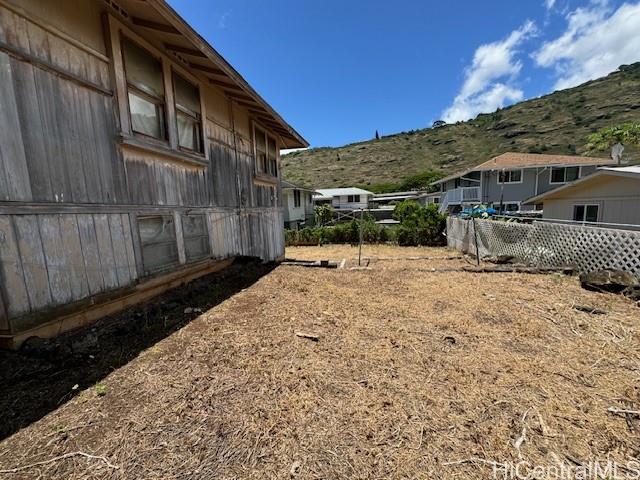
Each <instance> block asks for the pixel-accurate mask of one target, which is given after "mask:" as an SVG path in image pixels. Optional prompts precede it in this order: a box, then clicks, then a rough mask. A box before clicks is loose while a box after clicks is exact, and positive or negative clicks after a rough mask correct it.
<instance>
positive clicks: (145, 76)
mask: <svg viewBox="0 0 640 480" xmlns="http://www.w3.org/2000/svg"><path fill="white" fill-rule="evenodd" d="M122 52H123V57H124V68H125V76H126V79H127V96H128V99H129V113H130V116H131V128H132V130H133V131H134V132H135V133H139V134H142V135H146V136H148V137H153V138H158V139H162V140H164V139H165V138H166V132H165V102H164V82H163V79H162V62H161V61H160V60H159V59H157V58H155V57H154V56H153V55H151V54H150V53H149V52H147V51H146V50H144V49H143V48H141V47H139V46H138V45H136V44H135V43H133V42H131V41H129V40H126V39H123V41H122Z"/></svg>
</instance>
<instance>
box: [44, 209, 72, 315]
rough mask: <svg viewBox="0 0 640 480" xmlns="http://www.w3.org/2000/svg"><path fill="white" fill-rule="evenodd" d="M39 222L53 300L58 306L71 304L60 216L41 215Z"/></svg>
mask: <svg viewBox="0 0 640 480" xmlns="http://www.w3.org/2000/svg"><path fill="white" fill-rule="evenodd" d="M38 220H39V227H40V238H41V240H42V248H43V251H44V258H45V261H46V263H47V276H48V278H49V289H50V291H51V299H52V300H53V303H54V304H57V305H60V304H64V303H67V302H70V301H71V300H72V299H73V295H72V293H71V284H70V281H69V276H70V275H69V268H68V265H67V256H66V254H65V247H64V245H63V243H62V238H63V237H62V235H61V232H60V222H59V220H58V215H39V218H38Z"/></svg>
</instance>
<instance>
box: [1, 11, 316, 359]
mask: <svg viewBox="0 0 640 480" xmlns="http://www.w3.org/2000/svg"><path fill="white" fill-rule="evenodd" d="M304 146H307V142H306V141H305V140H304V139H303V138H302V137H301V136H300V135H299V134H298V133H296V131H295V130H293V129H292V128H291V127H290V126H289V125H288V124H287V123H286V122H285V121H284V120H283V119H282V118H281V117H280V116H279V115H278V114H277V113H276V112H275V111H274V110H273V109H272V108H271V107H270V106H269V105H268V104H267V103H266V102H265V101H264V100H263V99H262V98H261V97H260V96H259V95H258V94H257V93H256V92H255V91H254V90H253V89H252V88H251V86H249V85H248V84H247V82H246V81H245V80H244V79H243V78H242V77H241V76H240V75H239V74H238V72H236V71H235V70H234V69H233V67H231V65H229V64H228V63H227V62H226V61H225V60H224V59H223V58H222V57H221V56H220V55H219V54H218V53H217V52H216V51H215V50H214V49H213V48H212V47H211V46H210V45H209V44H208V43H207V42H206V41H205V40H203V39H202V38H201V37H200V36H199V35H198V34H197V33H196V32H195V31H194V30H193V29H192V28H191V27H190V26H189V25H188V24H187V23H186V22H185V21H184V20H183V19H182V18H181V17H180V16H179V15H178V14H177V13H176V12H175V11H174V10H173V9H172V8H171V7H170V6H169V5H168V4H167V3H166V2H164V1H163V0H117V1H114V0H55V1H50V0H0V345H1V346H5V347H16V346H17V345H19V344H20V343H21V342H22V341H23V340H24V339H26V338H28V337H30V336H36V335H37V336H43V337H47V336H53V335H56V334H59V333H60V332H63V331H66V330H69V329H72V328H77V327H79V326H82V325H85V324H87V323H90V322H92V321H94V320H95V319H97V318H99V317H101V316H103V315H106V314H109V313H112V312H114V311H117V310H119V309H122V308H125V307H127V306H129V305H132V304H134V303H136V302H139V301H141V300H144V299H147V298H150V297H152V296H154V295H157V294H158V293H160V292H162V291H163V290H165V289H167V288H170V287H173V286H176V285H179V284H181V283H183V282H186V281H188V280H190V279H193V278H196V277H198V276H201V275H204V274H206V273H208V272H211V271H214V270H216V269H219V268H221V267H223V266H225V265H227V264H228V263H229V262H230V261H231V259H232V258H233V257H236V256H240V255H242V256H253V257H258V258H261V259H263V260H276V259H278V258H280V257H281V256H282V255H283V253H284V240H283V231H282V225H283V213H282V200H281V185H280V178H279V175H280V174H279V168H278V162H279V150H280V149H281V148H296V147H304Z"/></svg>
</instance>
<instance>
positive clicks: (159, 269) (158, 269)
mask: <svg viewBox="0 0 640 480" xmlns="http://www.w3.org/2000/svg"><path fill="white" fill-rule="evenodd" d="M149 218H161V219H162V221H163V222H164V221H165V219H171V222H172V223H173V241H162V242H144V241H143V239H142V235H141V233H140V223H141V222H143V221H144V220H145V219H149ZM136 224H137V226H138V230H137V232H136V234H137V235H138V242H139V244H140V253H141V256H142V268H143V270H144V274H145V275H155V274H160V273H163V272H167V271H171V270H173V269H175V268H177V267H178V266H179V265H180V263H181V260H180V244H179V242H178V230H177V228H176V219H175V216H174V215H172V214H167V213H150V214H139V215H138V216H137V218H136ZM169 244H175V248H176V258H175V260H173V261H171V262H167V263H165V264H162V265H160V266H155V267H151V266H149V265H148V263H147V262H145V253H144V250H145V246H153V245H169ZM147 261H148V259H147Z"/></svg>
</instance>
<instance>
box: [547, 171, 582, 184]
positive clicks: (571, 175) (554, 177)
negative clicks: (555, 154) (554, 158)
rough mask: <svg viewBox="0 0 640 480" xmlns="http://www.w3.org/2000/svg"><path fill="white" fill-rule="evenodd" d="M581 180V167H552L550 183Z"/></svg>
mask: <svg viewBox="0 0 640 480" xmlns="http://www.w3.org/2000/svg"><path fill="white" fill-rule="evenodd" d="M578 178H580V167H551V182H550V183H567V182H573V181H574V180H577V179H578Z"/></svg>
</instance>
